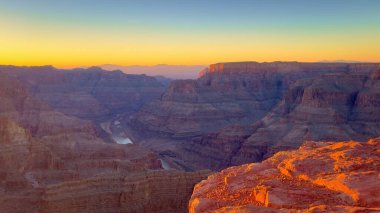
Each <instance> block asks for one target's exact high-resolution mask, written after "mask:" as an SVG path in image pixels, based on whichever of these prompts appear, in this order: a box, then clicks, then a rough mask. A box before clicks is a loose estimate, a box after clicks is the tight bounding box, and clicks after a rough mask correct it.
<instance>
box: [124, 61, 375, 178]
mask: <svg viewBox="0 0 380 213" xmlns="http://www.w3.org/2000/svg"><path fill="white" fill-rule="evenodd" d="M379 73H380V65H379V64H376V63H349V64H346V63H299V62H273V63H256V62H236V63H219V64H214V65H211V66H210V67H209V68H208V69H207V70H204V71H203V72H202V75H201V77H199V78H198V79H197V80H180V81H174V82H172V83H171V84H170V85H169V88H168V89H167V90H166V91H165V93H164V94H163V95H162V97H161V99H160V100H155V101H152V102H150V103H148V104H146V105H145V106H144V107H143V108H142V109H141V110H140V111H138V112H137V113H134V114H133V115H132V116H131V117H129V118H128V119H125V120H124V122H123V123H124V124H125V126H126V127H125V128H126V129H128V131H129V134H130V135H133V136H134V137H135V138H138V139H139V140H140V141H143V143H144V144H145V145H146V146H148V147H151V148H153V149H155V150H157V151H158V152H159V153H160V154H161V155H164V156H166V157H167V158H170V159H171V161H172V162H173V164H175V165H176V166H178V167H181V168H183V169H185V170H198V169H204V168H208V169H212V170H215V171H218V170H220V169H223V168H226V167H228V166H233V165H240V164H244V163H249V162H257V161H261V160H263V159H266V158H268V157H269V156H271V155H273V154H274V153H276V152H277V151H280V150H287V149H294V148H298V147H299V146H300V145H301V144H302V143H303V142H304V141H305V140H315V141H323V140H337V141H339V140H349V139H354V140H358V141H366V140H367V139H369V138H373V137H376V136H379V135H380V126H379V123H380V122H379V121H380V113H379V112H380V103H379V101H378V100H380V99H379V97H380V96H379V95H380V88H379V75H380V74H379ZM274 132H275V134H274ZM158 138H159V139H158ZM161 141H165V143H167V145H165V146H159V145H157V144H162V142H161Z"/></svg>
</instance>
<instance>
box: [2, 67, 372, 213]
mask: <svg viewBox="0 0 380 213" xmlns="http://www.w3.org/2000/svg"><path fill="white" fill-rule="evenodd" d="M379 100H380V64H377V63H299V62H271V63H257V62H231V63H218V64H213V65H210V67H209V68H206V69H203V70H202V71H201V72H200V74H199V78H197V79H193V80H174V81H167V80H165V79H164V80H163V79H161V78H159V77H150V76H146V75H130V74H125V73H123V72H121V71H117V70H116V71H106V70H103V69H101V68H99V67H90V68H86V69H83V68H77V69H72V70H63V69H57V68H54V67H51V66H42V67H15V66H0V153H1V155H0V159H1V160H0V211H1V212H26V211H27V212H46V213H49V212H187V211H188V206H189V205H188V201H189V199H190V197H191V194H192V192H193V187H194V185H195V184H196V183H198V182H200V181H202V180H204V179H206V178H207V177H208V176H209V178H208V179H207V180H206V181H202V182H201V183H199V184H198V185H197V186H196V188H195V191H194V193H193V195H192V196H193V197H192V200H191V202H190V210H191V211H193V212H203V211H216V209H217V208H216V207H215V206H217V207H218V209H219V210H218V211H221V212H228V211H249V210H252V211H253V210H256V209H258V211H263V212H265V211H268V212H271V211H279V210H278V209H276V208H278V206H276V205H275V204H274V203H275V202H276V199H277V198H278V199H279V200H280V201H281V202H283V200H281V199H283V197H278V196H280V195H278V194H274V196H272V195H269V198H271V197H272V199H274V200H270V201H269V204H268V203H267V204H268V205H267V207H265V209H263V208H264V207H262V206H265V205H266V203H265V200H266V195H265V196H264V194H265V193H264V192H267V191H270V189H272V188H275V187H277V185H278V184H279V183H285V185H284V186H283V187H284V188H278V192H283V191H284V190H287V189H288V188H291V186H296V187H311V188H310V189H314V188H318V187H322V188H323V187H325V188H323V189H320V191H318V192H320V193H322V195H330V194H331V195H334V196H338V197H342V199H343V198H344V199H343V201H339V199H338V198H337V197H333V198H331V199H332V200H333V201H334V202H332V203H328V201H326V200H324V199H322V198H321V202H320V203H315V206H317V207H315V208H316V210H315V211H318V210H320V209H329V210H331V211H334V209H339V208H343V209H344V208H357V209H358V210H361V209H365V208H372V207H373V206H375V207H378V203H376V202H378V201H373V200H368V199H367V198H361V197H360V196H361V195H360V193H361V192H360V193H359V194H358V195H356V194H355V196H358V197H355V196H354V197H353V196H352V194H350V193H351V191H355V190H356V188H355V189H351V188H350V186H347V185H344V184H345V183H342V181H343V179H344V178H343V177H346V176H347V177H348V178H347V179H350V178H351V177H356V176H355V175H356V173H355V171H356V170H355V171H351V170H350V169H352V168H351V167H355V165H356V164H355V165H354V166H351V164H350V166H348V167H349V168H348V170H347V171H346V170H344V169H343V167H344V168H345V167H347V165H346V164H348V161H351V159H352V158H353V156H351V155H349V153H351V152H352V153H356V152H359V153H361V154H363V156H364V155H366V156H368V158H370V159H372V161H371V162H369V161H365V159H356V158H355V159H356V160H358V161H357V162H359V163H357V167H360V168H358V171H356V172H358V178H359V179H358V180H359V181H362V179H361V178H362V177H361V175H362V173H363V175H364V176H363V180H364V179H365V178H367V176H366V175H365V174H367V173H368V174H373V173H378V172H379V171H378V170H376V168H375V167H373V166H376V165H377V164H378V163H379V159H378V157H379V156H378V150H377V149H379V148H378V141H379V139H376V138H377V137H379V136H380V101H379ZM371 138H375V139H373V140H371V141H370V142H367V141H368V140H370V139H371ZM350 140H355V141H358V142H353V141H350ZM305 141H318V142H307V143H305ZM326 141H330V142H326ZM338 141H350V142H338ZM334 142H336V143H334ZM302 144H304V145H302ZM299 147H301V148H300V150H298V151H294V150H295V149H298V148H299ZM371 147H372V148H371ZM373 147H377V148H373ZM286 150H293V151H286ZM339 150H343V151H342V152H344V153H345V154H341V156H342V157H337V158H338V159H335V158H334V159H333V160H329V159H330V157H329V156H332V155H333V156H336V155H338V154H334V152H338V151H339ZM368 150H372V151H373V152H369V151H368ZM283 151H286V152H283ZM319 151H320V152H321V153H319ZM322 151H323V152H322ZM276 153H277V154H276ZM297 153H299V154H297ZM339 153H340V152H339ZM347 153H348V154H347ZM314 155H315V156H314ZM310 156H311V157H310ZM304 158H305V159H307V158H312V160H310V162H308V161H302V162H300V168H309V167H312V166H311V165H314V164H315V165H316V166H315V167H316V168H315V169H316V170H318V169H324V167H323V168H322V166H320V165H321V161H324V160H323V159H325V160H326V162H325V163H326V165H327V164H328V165H327V166H326V169H327V168H329V169H330V168H331V165H333V166H332V167H334V165H335V166H336V168H338V170H339V171H340V172H341V173H339V174H338V173H337V171H335V170H329V171H327V170H326V171H325V170H323V171H320V170H318V171H315V173H313V174H309V173H307V172H308V171H306V172H305V171H303V170H302V171H298V169H299V168H298V167H297V165H298V164H297V165H293V163H294V162H293V161H296V160H294V159H297V161H301V160H302V159H304ZM314 158H315V159H314ZM300 159H301V160H300ZM261 161H263V163H262V164H248V165H243V166H240V167H232V168H228V167H231V166H238V165H242V164H247V163H254V162H261ZM327 161H328V162H327ZM281 162H283V163H281ZM288 162H290V163H288ZM355 162H356V161H355ZM284 164H287V165H284ZM288 164H289V165H288ZM303 164H305V166H303ZM330 164H331V165H330ZM343 164H344V165H343ZM370 164H372V165H373V166H372V167H371V166H370ZM280 165H281V166H280ZM323 165H324V164H323ZM282 166H286V168H282ZM339 166H341V167H339ZM377 166H378V165H377ZM293 167H294V168H293ZM320 167H321V168H320ZM226 168H228V169H226ZM334 168H335V167H334ZM355 168H356V167H355ZM223 169H226V170H223ZM360 169H362V170H360ZM221 170H222V172H221V173H216V174H214V175H212V173H213V172H219V171H221ZM288 170H289V171H288ZM290 170H291V171H290ZM343 170H344V171H343ZM286 171H288V173H286ZM255 172H260V173H262V174H260V178H261V177H262V178H263V180H266V179H265V178H267V179H271V178H274V179H273V183H272V182H270V181H269V182H268V184H267V185H265V187H266V188H265V187H264V186H263V187H264V188H265V189H264V188H263V191H260V190H261V188H260V187H261V185H260V187H259V188H260V189H259V188H257V187H258V185H257V181H256V179H255V180H251V179H250V178H247V177H245V176H246V175H247V174H248V173H249V174H250V175H251V174H252V178H253V179H254V178H256V177H255V176H254V175H256V174H255ZM272 172H273V173H272ZM302 172H305V173H302ZM326 172H328V173H332V176H331V178H335V179H334V180H330V179H328V178H330V176H329V177H327V176H324V175H325V173H326ZM334 172H335V173H334ZM345 172H346V173H345ZM293 173H297V175H295V174H293ZM301 173H302V174H301ZM210 175H211V176H210ZM224 175H227V176H228V177H230V176H231V177H232V176H236V177H238V178H237V179H236V180H235V179H234V178H231V179H229V178H228V177H227V178H224ZM266 175H267V176H266ZM333 175H337V176H338V177H335V176H333ZM339 175H340V176H339ZM368 177H369V176H368ZM302 178H303V179H302ZM318 178H319V179H318ZM342 178H343V179H342ZM371 178H372V179H373V180H372V179H371V181H372V183H373V184H374V186H373V187H374V188H375V189H377V188H376V187H378V185H379V180H378V179H376V178H374V177H372V176H371ZM300 179H302V181H298V180H300ZM222 180H227V182H226V183H224V182H223V181H222ZM317 180H318V181H319V180H320V181H322V182H321V183H316V182H318V181H317ZM234 181H237V182H238V183H235V182H234ZM281 181H282V182H281ZM307 181H309V182H307ZM328 181H335V182H336V183H339V184H341V185H342V187H343V188H344V189H347V190H349V191H350V190H351V191H350V192H349V193H348V192H347V191H344V190H343V191H339V190H338V191H339V192H336V189H331V188H329V187H328V186H329V185H328V184H330V183H328ZM339 181H341V182H339ZM222 182H223V183H222ZM335 182H334V183H335ZM230 183H231V184H232V185H233V186H232V188H234V187H236V189H237V191H236V193H235V194H233V193H232V192H231V193H232V194H229V193H230V191H229V190H230V188H231V187H230V186H229V184H230ZM265 183H267V182H265ZM215 184H216V185H215ZM271 184H273V185H271ZM286 184H289V185H286ZM297 184H298V185H297ZM313 184H314V185H313ZM318 184H319V185H318ZM219 185H220V186H223V187H224V188H223V189H226V191H218V190H217V189H216V188H215V187H216V186H219ZM315 185H318V186H315ZM343 185H344V186H343ZM239 187H246V188H247V190H251V191H252V190H253V191H254V189H256V188H257V190H256V191H257V193H258V195H257V198H256V197H254V198H253V197H250V198H248V197H244V196H245V195H247V193H248V192H247V191H244V190H243V191H242V192H241V193H240V188H239ZM286 187H287V188H286ZM227 189H228V190H227ZM238 189H239V190H238ZM318 189H319V188H318ZM276 190H277V189H276ZM276 190H274V191H275V192H277V191H276ZM358 190H362V189H358ZM219 192H220V193H222V194H221V195H220V196H221V197H215V198H214V197H213V196H214V195H215V194H218V193H219ZM223 193H224V194H223ZM257 193H256V194H257ZM292 193H293V192H292ZM339 193H340V194H339ZM345 193H346V194H345ZM371 193H372V192H371ZM374 193H375V192H374ZM248 194H249V193H248ZM293 194H294V196H295V197H297V196H301V197H302V196H306V195H305V192H304V191H302V190H301V191H300V192H299V193H298V191H297V192H294V193H293ZM211 195H212V196H211ZM230 195H231V196H232V197H233V196H236V197H234V198H236V199H232V200H228V199H229V196H230ZM223 196H225V197H223ZM255 196H256V195H255ZM276 196H277V198H276ZM310 196H311V195H310ZM313 196H314V195H313ZM315 196H316V198H315V199H317V198H318V199H319V197H318V196H317V195H315ZM350 196H351V197H350ZM239 197H241V198H242V199H237V198H239ZM259 197H260V198H259ZM263 197H265V199H264V198H263ZM273 197H274V198H273ZM306 197H307V196H306ZM311 197H312V196H311ZM204 198H207V199H210V201H208V200H207V199H204ZM261 198H263V199H264V201H263V202H261V201H262V200H260V199H261ZM280 198H281V199H280ZM219 199H220V200H219ZM255 199H256V200H255ZM257 199H258V200H260V202H261V203H260V202H259V201H258V200H257ZM310 199H314V198H310ZM363 199H364V201H363V202H364V203H363V202H362V200H363ZM366 199H367V200H366ZM239 200H240V201H239ZM235 201H236V202H235ZM251 201H252V202H251ZM280 201H279V202H280ZM309 201H310V200H306V201H305V200H300V202H301V203H297V202H295V204H294V206H286V204H284V206H285V207H284V208H288V209H290V210H292V209H293V208H294V209H298V210H299V209H302V210H305V211H306V210H309V209H310V208H314V207H313V206H306V205H304V203H302V202H309ZM322 201H323V202H325V203H323V202H322ZM20 202H22V203H23V205H18V203H20ZM284 202H292V200H290V201H286V200H285V201H284ZM313 202H314V201H313ZM365 203H369V204H368V205H367V204H365ZM225 204H226V205H225ZM272 204H273V205H272ZM202 208H204V209H205V210H202ZM270 208H272V209H270ZM247 209H248V210H247Z"/></svg>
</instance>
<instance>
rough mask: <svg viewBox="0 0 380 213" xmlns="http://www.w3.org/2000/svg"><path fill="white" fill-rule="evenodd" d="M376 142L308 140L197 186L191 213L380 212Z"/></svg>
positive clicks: (379, 155)
mask: <svg viewBox="0 0 380 213" xmlns="http://www.w3.org/2000/svg"><path fill="white" fill-rule="evenodd" d="M379 174H380V138H377V139H372V140H369V141H368V142H367V143H359V142H354V141H347V142H338V143H336V142H319V143H317V142H306V143H305V144H304V145H303V146H302V147H301V148H300V149H299V150H293V151H282V152H279V153H277V154H275V155H274V156H273V157H271V158H269V159H267V160H265V161H263V162H262V163H256V164H247V165H242V166H236V167H231V168H228V169H225V170H223V171H221V172H220V173H217V174H214V175H211V176H209V177H208V179H207V180H204V181H202V182H200V183H199V184H197V185H196V186H195V188H194V192H193V195H192V197H191V200H190V204H189V208H190V212H289V211H290V212H296V211H301V212H357V211H363V212H369V211H370V210H373V211H374V212H375V211H380V176H379Z"/></svg>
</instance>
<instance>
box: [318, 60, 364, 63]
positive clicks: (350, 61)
mask: <svg viewBox="0 0 380 213" xmlns="http://www.w3.org/2000/svg"><path fill="white" fill-rule="evenodd" d="M318 62H319V63H368V62H366V61H352V60H322V61H318Z"/></svg>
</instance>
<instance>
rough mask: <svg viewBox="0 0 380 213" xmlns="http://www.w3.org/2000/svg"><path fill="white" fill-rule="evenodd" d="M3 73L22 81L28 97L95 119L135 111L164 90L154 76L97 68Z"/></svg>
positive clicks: (11, 69) (17, 69) (23, 69)
mask: <svg viewBox="0 0 380 213" xmlns="http://www.w3.org/2000/svg"><path fill="white" fill-rule="evenodd" d="M0 72H1V73H3V74H6V75H7V76H8V78H13V79H17V80H18V81H20V82H21V83H22V84H23V85H24V87H25V89H26V90H27V91H28V93H29V95H31V96H33V97H35V98H36V99H38V100H40V101H42V102H44V103H46V104H47V105H49V106H50V107H51V108H53V109H55V110H56V111H59V112H62V113H64V114H66V115H72V116H76V117H80V118H86V119H93V120H94V119H104V118H108V117H109V116H111V115H115V114H117V113H124V114H130V113H132V112H135V111H137V110H138V109H139V108H140V107H141V106H142V105H143V104H145V103H148V102H150V101H152V100H154V99H157V98H159V97H160V95H161V94H162V93H163V92H164V90H165V86H164V85H163V84H161V83H160V82H159V81H157V80H156V79H155V78H153V77H149V76H146V75H127V74H124V73H122V72H121V71H104V70H102V69H100V68H97V67H91V68H88V69H73V70H59V69H55V68H53V67H50V66H44V67H14V66H0Z"/></svg>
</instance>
